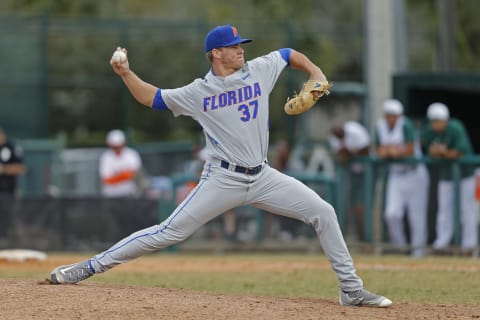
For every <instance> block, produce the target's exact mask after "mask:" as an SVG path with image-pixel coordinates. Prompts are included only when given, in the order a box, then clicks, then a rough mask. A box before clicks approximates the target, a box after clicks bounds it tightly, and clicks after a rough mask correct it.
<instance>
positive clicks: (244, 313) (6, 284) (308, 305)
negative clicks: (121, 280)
mask: <svg viewBox="0 0 480 320" xmlns="http://www.w3.org/2000/svg"><path fill="white" fill-rule="evenodd" d="M77 259H78V257H68V256H61V257H52V258H49V259H48V260H47V261H31V262H28V263H14V262H5V261H0V271H1V270H3V271H5V270H7V271H8V270H15V271H16V272H20V274H28V272H30V270H35V272H36V273H35V274H38V271H40V272H41V274H43V273H44V272H45V275H47V274H48V271H49V270H51V269H52V268H53V267H55V266H56V265H58V264H64V263H71V262H72V261H76V260H77ZM172 260H173V259H172ZM161 261H162V262H161V263H158V259H157V260H155V259H148V258H145V259H141V260H138V261H133V262H131V263H129V264H125V265H122V266H119V267H118V270H119V271H120V272H129V271H131V270H135V271H136V272H142V271H145V272H147V271H148V272H155V271H158V270H160V268H161V270H162V271H163V272H168V271H169V270H171V271H179V270H183V271H194V272H202V271H206V270H208V271H210V272H211V271H214V272H215V271H220V270H222V271H225V270H227V271H275V270H285V269H292V270H307V269H323V268H329V265H328V263H327V262H326V261H318V260H315V261H302V262H292V261H290V262H288V263H286V262H285V261H283V262H282V261H277V262H274V261H255V260H250V261H233V262H229V261H224V260H221V259H212V260H203V259H196V260H194V262H192V260H191V259H188V258H185V259H182V258H176V259H174V261H170V260H169V259H162V260H161ZM359 267H360V268H362V265H361V264H359ZM365 267H367V266H365ZM368 267H369V268H375V269H380V270H381V269H382V268H392V267H393V268H394V269H396V268H405V267H409V268H410V266H405V265H401V266H400V265H399V266H395V265H391V264H390V265H388V266H385V265H381V264H378V265H369V266H368ZM412 267H413V266H412ZM416 267H417V268H423V267H422V266H421V265H417V266H416ZM424 267H426V266H424ZM430 267H431V266H430ZM457 267H458V268H459V270H462V271H467V272H472V273H476V272H477V271H479V269H475V270H470V269H471V268H470V269H468V270H467V269H465V270H464V269H463V268H464V267H462V266H461V265H458V266H457ZM457 267H454V268H457ZM449 268H452V266H450V267H449ZM413 269H415V268H414V267H413ZM22 272H24V273H22ZM38 280H41V279H33V278H30V277H28V276H25V277H22V278H19V279H8V278H7V279H3V280H2V279H0V288H1V295H0V296H1V297H2V299H1V300H0V319H9V320H16V319H22V320H23V319H38V320H44V319H134V320H137V319H142V320H143V319H169V320H170V319H185V320H188V319H198V320H214V319H221V320H225V319H231V320H237V319H242V320H245V319H275V320H277V319H278V320H281V319H295V320H301V319H312V320H313V319H347V320H348V319H355V320H360V319H389V320H390V319H480V310H479V306H478V305H449V304H413V303H395V301H394V305H393V306H392V307H390V308H387V309H375V308H365V307H364V308H352V307H341V306H339V304H338V302H337V301H336V300H335V299H332V300H325V299H314V298H282V297H271V296H268V297H267V296H258V295H246V294H244V295H242V294H220V293H210V292H203V291H193V290H186V289H164V288H153V287H142V286H132V285H114V284H105V283H101V282H95V281H94V279H90V280H88V281H86V282H82V283H80V284H77V285H38V284H37V281H38Z"/></svg>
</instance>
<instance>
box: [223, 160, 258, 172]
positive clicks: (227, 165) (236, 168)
mask: <svg viewBox="0 0 480 320" xmlns="http://www.w3.org/2000/svg"><path fill="white" fill-rule="evenodd" d="M265 163H267V162H266V161H265ZM220 166H221V167H222V168H224V169H227V170H231V171H234V172H238V173H245V174H248V175H251V176H254V175H256V174H259V173H260V171H262V169H263V164H261V165H258V166H256V167H251V168H248V167H242V166H235V165H232V164H230V163H228V162H227V161H224V160H222V161H221V163H220Z"/></svg>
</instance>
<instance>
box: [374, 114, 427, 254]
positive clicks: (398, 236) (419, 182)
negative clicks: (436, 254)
mask: <svg viewBox="0 0 480 320" xmlns="http://www.w3.org/2000/svg"><path fill="white" fill-rule="evenodd" d="M376 130H377V131H376V133H377V140H378V143H379V145H396V146H404V145H405V144H407V143H409V142H413V143H414V144H415V153H416V156H418V157H419V156H421V150H420V145H419V142H418V139H415V132H414V126H413V123H412V122H411V120H410V119H408V118H407V117H405V116H400V117H399V118H398V119H397V121H396V122H395V126H394V127H393V128H389V126H388V124H387V121H386V120H385V118H381V119H379V120H378V122H377V128H376ZM408 136H410V137H408ZM429 183H430V179H429V175H428V170H427V168H426V167H425V165H424V164H399V163H397V164H390V165H389V167H388V179H387V186H386V188H387V190H386V195H385V219H386V223H387V226H388V231H389V233H390V237H391V240H392V243H393V244H395V245H397V246H399V247H404V246H406V245H407V239H406V235H405V231H404V223H403V217H404V214H405V210H406V211H407V217H408V223H409V228H410V235H411V247H412V255H414V256H422V255H424V251H425V247H426V244H427V209H428V187H429Z"/></svg>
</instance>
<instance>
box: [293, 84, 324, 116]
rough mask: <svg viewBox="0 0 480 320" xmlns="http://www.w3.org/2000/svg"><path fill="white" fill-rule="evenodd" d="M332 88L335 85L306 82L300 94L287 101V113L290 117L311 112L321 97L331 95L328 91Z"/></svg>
mask: <svg viewBox="0 0 480 320" xmlns="http://www.w3.org/2000/svg"><path fill="white" fill-rule="evenodd" d="M332 86H333V84H332V83H330V82H328V81H318V80H308V81H306V82H305V83H304V84H303V87H302V90H300V92H299V93H298V94H297V93H295V95H294V96H293V98H291V99H290V98H288V99H287V102H286V103H285V106H284V110H285V112H286V113H287V114H289V115H296V114H302V113H304V112H306V111H308V110H310V108H311V107H313V105H314V104H315V102H317V100H318V99H319V98H320V97H322V96H323V95H328V94H330V91H328V89H330V88H331V87H332Z"/></svg>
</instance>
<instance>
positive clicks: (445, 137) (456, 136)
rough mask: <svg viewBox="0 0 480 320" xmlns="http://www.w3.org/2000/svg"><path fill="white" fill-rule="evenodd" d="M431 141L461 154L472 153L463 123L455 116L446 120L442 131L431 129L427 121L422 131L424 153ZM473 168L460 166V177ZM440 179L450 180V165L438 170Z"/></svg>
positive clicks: (465, 175) (470, 173)
mask: <svg viewBox="0 0 480 320" xmlns="http://www.w3.org/2000/svg"><path fill="white" fill-rule="evenodd" d="M433 143H440V144H444V145H445V146H446V147H447V149H449V150H452V149H454V150H457V151H459V152H460V153H461V154H462V155H471V154H473V147H472V143H471V141H470V138H469V137H468V134H467V131H466V130H465V126H464V125H463V123H462V122H461V121H460V120H458V119H455V118H450V119H449V120H448V124H447V127H446V128H445V130H444V131H442V132H435V131H433V130H432V128H431V126H430V123H427V124H426V126H425V127H424V130H423V133H422V147H423V149H424V151H425V154H428V149H429V147H430V145H432V144H433ZM474 170H475V168H474V167H473V166H471V165H463V166H462V170H461V171H462V177H463V178H464V177H469V176H472V175H473V173H474ZM440 179H442V180H452V171H451V170H450V166H447V167H445V170H440Z"/></svg>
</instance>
